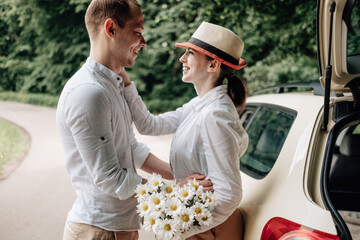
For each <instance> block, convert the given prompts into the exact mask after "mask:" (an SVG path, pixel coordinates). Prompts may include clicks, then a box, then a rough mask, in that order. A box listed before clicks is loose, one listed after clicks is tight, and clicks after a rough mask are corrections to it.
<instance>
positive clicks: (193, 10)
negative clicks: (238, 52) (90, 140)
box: [0, 0, 357, 112]
mask: <svg viewBox="0 0 360 240" xmlns="http://www.w3.org/2000/svg"><path fill="white" fill-rule="evenodd" d="M89 2H90V0H63V1H60V0H28V1H22V0H2V3H1V5H0V11H1V15H0V29H1V33H0V84H1V88H2V89H3V90H10V91H17V92H20V91H21V92H32V93H49V94H53V95H58V94H59V93H60V91H61V89H62V87H63V85H64V84H65V82H66V81H67V80H68V79H69V78H70V77H71V76H72V75H73V74H74V73H75V71H77V70H78V69H79V68H80V66H81V65H82V64H83V63H84V62H85V60H86V58H87V56H88V55H89V40H88V36H87V32H86V28H85V25H84V15H85V11H86V8H87V5H88V4H89ZM139 2H140V3H141V4H142V8H143V14H144V19H145V30H144V36H145V39H146V41H147V44H148V45H147V47H145V48H143V49H142V51H141V52H140V53H139V56H138V58H137V60H136V65H135V66H134V67H132V68H130V69H128V72H129V75H130V77H131V79H132V80H133V81H135V82H136V84H137V88H138V89H139V92H140V94H141V95H142V96H143V98H144V100H145V101H146V103H147V105H148V107H149V109H150V110H152V111H157V112H158V111H164V110H168V109H174V108H176V107H178V106H181V105H182V104H183V103H184V102H186V101H188V100H189V99H191V98H192V97H194V96H195V91H194V89H193V86H192V85H191V84H184V83H182V81H181V74H182V73H181V72H182V64H181V63H180V62H179V58H180V56H181V55H182V54H183V53H184V49H181V48H177V47H175V43H176V42H183V41H187V40H188V39H189V38H190V36H191V35H192V34H193V33H194V32H195V30H196V29H197V27H198V26H199V25H200V24H201V22H202V21H207V22H211V23H215V24H219V25H221V26H224V27H227V28H229V29H230V30H232V31H234V32H235V33H236V34H237V35H239V36H240V38H241V39H242V40H243V41H244V43H245V49H244V53H243V58H244V59H245V60H246V61H247V62H248V66H247V67H245V68H244V69H243V70H240V71H237V73H236V74H237V75H238V76H240V77H243V78H245V79H246V80H247V82H248V86H249V90H250V91H252V90H254V89H258V88H263V87H265V86H269V85H275V84H277V83H285V82H295V81H313V80H318V70H317V59H316V58H317V57H316V34H315V27H316V26H315V23H316V22H315V19H316V2H315V1H300V0H276V1H275V0H272V1H271V0H270V1H263V0H243V1H233V0H153V1H145V0H139ZM356 46H357V45H356V44H355V45H354V47H353V48H356ZM1 88H0V90H1Z"/></svg>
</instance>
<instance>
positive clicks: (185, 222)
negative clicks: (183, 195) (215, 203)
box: [174, 208, 194, 232]
mask: <svg viewBox="0 0 360 240" xmlns="http://www.w3.org/2000/svg"><path fill="white" fill-rule="evenodd" d="M174 220H175V222H176V223H177V224H178V225H179V226H180V231H181V232H185V231H187V230H189V229H190V227H191V226H192V224H193V221H194V212H193V211H192V210H191V209H190V208H183V209H182V210H181V213H180V214H178V215H177V216H176V217H174Z"/></svg>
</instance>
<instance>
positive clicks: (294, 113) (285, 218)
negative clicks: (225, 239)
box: [239, 0, 360, 240]
mask: <svg viewBox="0 0 360 240" xmlns="http://www.w3.org/2000/svg"><path fill="white" fill-rule="evenodd" d="M359 8H360V1H359V0H358V1H355V0H319V1H318V13H317V14H318V20H317V24H318V26H317V33H318V36H317V37H318V59H319V67H320V75H321V76H320V82H321V85H320V82H319V83H318V84H316V83H311V84H308V86H310V87H311V88H312V89H313V90H312V91H310V92H303V93H299V92H291V91H289V92H287V93H285V92H286V89H289V87H290V88H293V87H295V86H293V85H290V86H280V87H278V89H277V90H278V91H277V92H278V93H275V94H262V95H255V96H251V97H249V98H248V100H247V104H246V108H245V110H244V111H243V113H242V114H241V116H240V118H241V120H242V122H243V124H244V128H245V129H246V131H247V132H248V134H249V147H248V149H247V151H246V153H245V154H244V156H243V157H241V159H240V169H241V174H242V181H243V199H242V201H241V204H240V207H239V208H240V210H241V212H242V215H243V218H244V229H245V230H244V238H243V239H244V240H259V239H260V240H276V239H282V240H285V239H289V240H290V239H292V240H305V239H312V240H317V239H322V240H335V239H341V240H350V239H354V240H355V239H360V212H359V211H360V125H359V123H360V88H359V86H360V51H359V52H351V51H352V50H351V49H359V48H356V47H355V48H354V47H349V44H354V42H355V43H356V41H357V42H358V43H359V45H360V29H359V27H360V21H359V17H357V20H356V21H353V20H352V19H353V18H352V17H351V16H352V15H351V13H352V12H353V14H354V12H355V13H359V10H358V9H359ZM329 60H330V61H329ZM326 69H328V70H326Z"/></svg>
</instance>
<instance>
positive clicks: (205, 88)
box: [194, 81, 215, 98]
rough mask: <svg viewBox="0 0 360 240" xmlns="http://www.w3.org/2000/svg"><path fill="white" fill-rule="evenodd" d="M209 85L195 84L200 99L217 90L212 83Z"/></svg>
mask: <svg viewBox="0 0 360 240" xmlns="http://www.w3.org/2000/svg"><path fill="white" fill-rule="evenodd" d="M206 83H207V84H204V83H201V84H194V88H195V91H196V93H197V95H198V96H199V98H202V97H204V96H205V95H206V94H207V93H208V92H210V91H211V90H212V89H213V88H215V85H214V84H212V83H211V82H210V81H207V82H206Z"/></svg>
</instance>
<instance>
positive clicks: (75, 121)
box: [64, 83, 141, 200]
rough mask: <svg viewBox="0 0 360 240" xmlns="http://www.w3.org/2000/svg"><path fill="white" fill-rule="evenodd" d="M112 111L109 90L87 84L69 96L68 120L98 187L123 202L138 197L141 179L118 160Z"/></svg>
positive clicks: (65, 111)
mask: <svg viewBox="0 0 360 240" xmlns="http://www.w3.org/2000/svg"><path fill="white" fill-rule="evenodd" d="M111 109H112V105H111V100H110V97H109V94H108V93H107V92H106V90H105V89H103V88H102V87H100V86H98V85H95V84H89V83H87V84H82V85H78V86H77V87H75V88H73V89H72V90H71V92H69V93H68V95H67V98H66V101H65V104H64V117H65V121H66V124H67V125H68V126H69V128H70V130H71V132H72V135H73V137H74V140H75V143H76V145H77V149H78V151H79V153H80V156H81V158H82V160H83V162H84V164H85V166H86V169H87V171H88V172H89V173H90V175H91V177H92V179H93V182H94V184H95V185H96V186H97V187H98V188H99V189H100V190H101V191H103V192H105V193H106V194H108V195H110V196H113V197H117V198H119V199H121V200H123V199H127V198H129V197H131V196H132V195H133V194H134V189H135V188H136V186H137V185H138V184H139V183H141V176H139V175H137V173H136V172H135V171H134V169H132V168H125V167H124V166H121V161H119V160H118V157H117V152H116V147H115V142H114V141H115V139H114V134H113V131H112V126H111V121H112V114H111ZM139 159H140V158H139Z"/></svg>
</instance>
